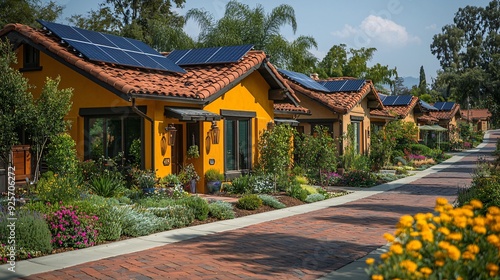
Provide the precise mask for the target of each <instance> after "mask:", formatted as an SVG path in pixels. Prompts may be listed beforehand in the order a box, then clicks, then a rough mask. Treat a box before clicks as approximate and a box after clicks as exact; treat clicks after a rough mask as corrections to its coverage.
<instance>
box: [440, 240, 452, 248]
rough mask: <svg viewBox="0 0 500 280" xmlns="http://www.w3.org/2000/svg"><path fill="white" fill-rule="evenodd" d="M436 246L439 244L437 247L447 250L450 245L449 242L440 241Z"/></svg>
mask: <svg viewBox="0 0 500 280" xmlns="http://www.w3.org/2000/svg"><path fill="white" fill-rule="evenodd" d="M438 246H439V248H441V249H443V250H447V249H448V248H449V247H450V243H448V242H446V241H440V242H439V243H438Z"/></svg>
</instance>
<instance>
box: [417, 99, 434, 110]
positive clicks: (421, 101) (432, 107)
mask: <svg viewBox="0 0 500 280" xmlns="http://www.w3.org/2000/svg"><path fill="white" fill-rule="evenodd" d="M419 102H420V106H422V107H424V108H425V109H427V110H430V111H437V108H436V107H434V106H432V105H431V104H429V103H427V102H425V101H423V100H419Z"/></svg>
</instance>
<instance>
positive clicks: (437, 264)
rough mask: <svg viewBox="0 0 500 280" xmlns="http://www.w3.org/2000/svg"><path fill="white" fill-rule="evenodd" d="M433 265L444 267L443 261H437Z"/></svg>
mask: <svg viewBox="0 0 500 280" xmlns="http://www.w3.org/2000/svg"><path fill="white" fill-rule="evenodd" d="M434 264H435V265H436V266H443V265H444V261H443V260H437V261H435V262H434Z"/></svg>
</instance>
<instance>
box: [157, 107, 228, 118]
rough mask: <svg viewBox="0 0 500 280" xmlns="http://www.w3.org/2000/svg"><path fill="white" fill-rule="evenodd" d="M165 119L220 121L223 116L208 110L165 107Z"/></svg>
mask: <svg viewBox="0 0 500 280" xmlns="http://www.w3.org/2000/svg"><path fill="white" fill-rule="evenodd" d="M165 117H168V118H174V119H178V120H180V121H204V122H211V121H219V120H220V119H221V116H220V115H218V114H215V113H212V112H209V111H206V110H202V109H196V108H175V107H165Z"/></svg>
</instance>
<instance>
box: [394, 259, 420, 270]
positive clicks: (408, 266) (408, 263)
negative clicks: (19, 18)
mask: <svg viewBox="0 0 500 280" xmlns="http://www.w3.org/2000/svg"><path fill="white" fill-rule="evenodd" d="M399 265H400V266H401V267H402V268H404V269H406V270H408V271H409V272H415V271H417V268H418V265H417V264H416V263H414V262H413V261H411V260H404V261H402V262H401V263H400V264H399Z"/></svg>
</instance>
